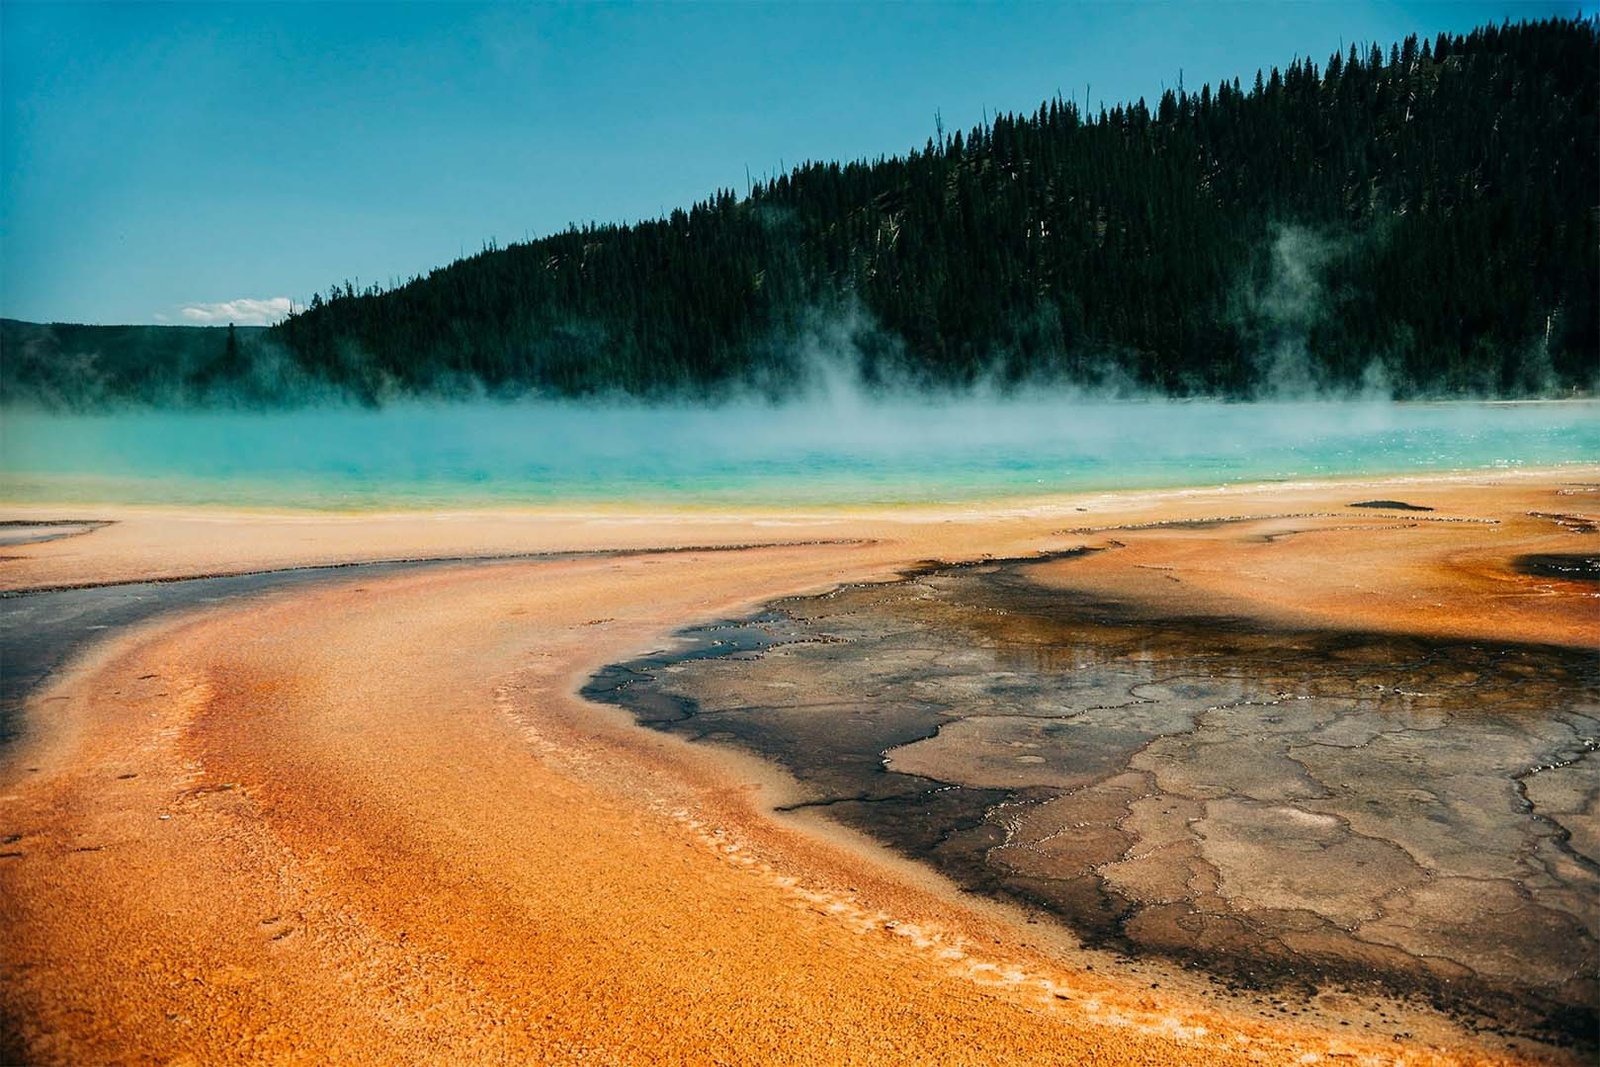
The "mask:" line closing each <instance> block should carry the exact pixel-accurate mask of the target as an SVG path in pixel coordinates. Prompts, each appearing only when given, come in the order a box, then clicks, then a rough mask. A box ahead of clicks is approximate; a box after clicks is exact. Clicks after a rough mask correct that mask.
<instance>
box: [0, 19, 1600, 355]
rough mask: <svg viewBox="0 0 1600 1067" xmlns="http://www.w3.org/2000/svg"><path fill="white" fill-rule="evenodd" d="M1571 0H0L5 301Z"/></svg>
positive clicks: (235, 282)
mask: <svg viewBox="0 0 1600 1067" xmlns="http://www.w3.org/2000/svg"><path fill="white" fill-rule="evenodd" d="M1578 12H1579V7H1578V5H1576V4H1572V3H1547V2H1526V3H1515V2H1499V3H1491V2H1485V3H1479V2H1459V3H1373V2H1359V0H1345V2H1336V3H1313V2H1304V3H1286V2H1285V3H1276V2H1275V3H1269V2H1255V3H1210V2H1194V3H1189V2H1184V3H1179V2H1167V3H1122V4H1110V3H1060V4H1041V3H1027V4H1018V3H985V4H981V5H978V4H931V3H916V4H913V3H898V4H827V3H815V2H812V3H803V4H802V3H784V4H777V3H754V2H750V3H738V4H728V3H692V4H691V3H652V4H561V5H525V4H524V5H480V4H470V3H434V4H410V5H400V6H396V5H387V4H374V3H363V4H336V3H316V4H291V3H272V4H266V5H257V4H250V3H225V4H207V5H184V4H136V5H128V4H121V5H78V4H63V3H32V2H25V0H0V182H3V184H0V315H3V316H6V317H9V318H21V319H28V320H33V321H47V322H48V321H59V322H91V323H158V322H171V323H210V322H230V321H231V322H237V323H240V324H247V323H260V322H267V321H272V320H273V319H275V318H277V317H280V316H281V315H282V314H283V313H284V312H285V311H286V310H287V309H288V308H289V307H290V305H291V302H293V303H294V304H301V303H304V302H305V301H307V300H308V299H309V298H310V296H311V294H312V293H313V292H317V291H323V292H325V291H326V290H327V289H328V288H329V286H330V285H332V284H334V283H336V282H342V281H343V280H345V279H350V280H352V281H356V282H358V283H359V284H360V285H362V286H365V285H367V284H370V283H372V282H377V283H379V284H382V285H386V286H387V285H390V284H393V283H395V282H398V281H403V280H405V279H406V278H409V277H411V276H412V275H415V274H418V273H426V272H427V271H428V270H430V269H431V268H433V267H437V266H442V265H443V264H445V263H448V262H449V261H451V260H453V259H456V258H458V257H459V256H461V255H462V254H467V253H472V252H476V251H478V250H479V249H480V248H482V247H483V245H484V244H485V243H486V242H489V241H494V242H497V243H498V244H501V245H504V244H507V243H510V242H514V241H521V240H524V239H527V238H531V237H538V236H541V235H543V234H547V233H551V232H554V231H559V230H561V229H564V228H565V227H566V226H567V225H568V224H569V223H575V222H576V223H584V222H589V221H596V222H624V221H630V220H636V219H640V218H652V217H655V216H658V215H660V214H663V213H665V212H667V211H670V210H671V209H672V208H673V207H677V206H686V205H688V204H690V203H692V202H694V201H695V200H698V199H701V198H703V197H705V196H707V195H709V194H711V193H713V192H714V191H716V190H717V189H719V188H731V189H734V190H737V191H739V192H743V190H744V188H745V181H746V177H745V175H746V170H747V168H748V172H749V174H750V175H752V176H753V177H756V178H760V177H763V176H767V175H774V174H777V173H779V172H781V171H782V170H783V169H785V168H786V167H790V166H793V165H794V164H796V163H799V162H802V161H804V160H808V159H840V160H848V159H857V158H874V157H877V156H880V155H895V154H900V153H903V152H905V151H907V150H909V149H911V148H913V147H919V146H921V145H922V144H924V143H925V142H926V141H927V139H928V138H929V137H930V136H932V135H933V132H934V128H935V116H936V115H937V116H942V119H943V122H944V125H945V127H946V129H947V130H956V129H966V128H970V127H971V126H973V125H975V124H977V123H979V122H981V121H982V120H983V118H984V116H985V115H986V114H988V115H992V114H994V113H996V112H998V111H1033V110H1035V109H1036V108H1037V107H1038V105H1039V103H1040V102H1041V101H1043V100H1045V99H1047V98H1050V97H1053V96H1055V95H1057V94H1058V93H1059V94H1061V95H1062V96H1064V97H1070V98H1073V99H1077V100H1079V101H1080V102H1081V101H1083V100H1085V99H1087V100H1088V102H1089V103H1090V104H1091V106H1093V107H1096V108H1098V107H1099V105H1100V103H1101V102H1102V101H1103V102H1104V103H1105V104H1106V105H1107V106H1110V105H1111V104H1113V103H1115V102H1119V101H1125V100H1133V99H1137V98H1138V97H1140V96H1143V97H1146V98H1147V99H1149V100H1150V101H1151V102H1152V103H1153V102H1154V100H1155V99H1156V98H1157V97H1159V95H1160V93H1161V91H1162V89H1163V88H1164V87H1176V85H1177V84H1178V81H1179V78H1180V77H1181V78H1182V79H1183V81H1184V84H1185V86H1186V87H1188V88H1190V89H1192V90H1195V91H1198V89H1199V88H1200V85H1201V84H1202V83H1203V82H1211V83H1213V84H1215V83H1216V82H1217V81H1218V80H1220V79H1222V78H1230V79H1231V78H1234V77H1238V78H1239V79H1240V80H1241V81H1242V82H1244V83H1246V84H1248V83H1249V82H1250V81H1251V80H1252V79H1253V78H1254V75H1255V71H1256V70H1257V68H1259V67H1266V68H1270V67H1271V66H1273V65H1277V66H1280V67H1282V66H1286V65H1287V64H1288V63H1289V61H1290V60H1291V59H1293V58H1294V57H1295V56H1311V57H1312V58H1314V59H1316V60H1317V62H1318V63H1319V64H1320V63H1322V62H1323V61H1325V60H1326V59H1327V57H1328V54H1329V53H1330V52H1332V51H1334V50H1335V49H1341V48H1342V49H1344V50H1347V49H1348V47H1349V45H1350V44H1351V43H1364V42H1371V41H1377V42H1380V43H1382V44H1383V45H1384V46H1385V49H1387V45H1388V43H1389V42H1391V41H1395V40H1399V39H1401V38H1403V37H1404V36H1405V35H1406V34H1408V33H1420V34H1426V35H1428V36H1432V35H1435V34H1437V33H1439V32H1441V31H1452V32H1460V31H1465V30H1467V29H1470V28H1471V27H1473V26H1474V25H1479V24H1482V23H1486V22H1500V21H1501V20H1503V19H1507V18H1509V19H1513V20H1516V19H1521V18H1542V17H1545V16H1547V15H1551V14H1561V15H1573V14H1577V13H1578Z"/></svg>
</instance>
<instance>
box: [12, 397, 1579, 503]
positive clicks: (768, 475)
mask: <svg viewBox="0 0 1600 1067" xmlns="http://www.w3.org/2000/svg"><path fill="white" fill-rule="evenodd" d="M1593 463H1600V402H1596V401H1564V402H1554V403H1528V404H1480V403H1465V402H1463V403H1438V404H1391V403H1335V402H1306V403H1272V404H1224V403H1214V402H1160V401H1145V402H1139V401H1126V402H1085V401H1074V400H1070V399H1064V398H1039V399H1033V400H1011V401H1001V400H971V399H968V400H959V401H949V402H942V403H940V402H928V401H900V402H885V403H873V402H868V401H864V400H854V399H853V400H845V401H835V402H814V403H807V404H800V405H791V406H780V407H772V406H766V405H761V404H754V403H752V404H736V405H727V406H722V407H715V408H689V407H645V406H622V405H615V406H604V405H599V406H595V405H590V406H585V405H578V404H561V403H535V402H517V403H490V402H475V403H462V404H434V405H422V404H415V405H405V404H401V405H394V406H391V407H387V408H384V409H382V410H378V411H372V410H366V409H359V408H309V409H304V410H299V411H283V412H182V413H173V412H125V413H119V414H110V415H73V416H61V415H45V414H39V413H31V412H20V411H7V412H4V413H0V499H4V500H8V501H12V502H26V501H30V500H34V501H46V500H48V501H53V502H64V503H73V502H77V503H91V502H122V503H152V504H178V503H182V504H224V505H234V506H261V507H304V508H381V507H425V508H427V507H462V506H505V505H517V504H527V505H544V504H557V503H563V502H573V503H594V504H606V503H621V504H632V503H651V504H666V505H676V506H688V507H693V506H699V505H706V506H730V505H731V506H739V505H750V506H767V505H785V504H804V505H828V504H845V505H848V504H866V503H873V504H883V503H923V502H935V501H960V500H971V499H980V498H992V497H1016V496H1035V495H1041V494H1047V493H1053V492H1064V491H1082V490H1102V489H1117V488H1149V487H1168V486H1185V485H1215V484H1226V483H1229V482H1240V481H1261V480H1272V479H1304V478H1316V477H1335V476H1341V475H1366V474H1393V473H1406V472H1415V471H1428V470H1466V469H1485V468H1514V467H1535V466H1538V467H1543V466H1552V465H1563V464H1574V465H1576V464H1593Z"/></svg>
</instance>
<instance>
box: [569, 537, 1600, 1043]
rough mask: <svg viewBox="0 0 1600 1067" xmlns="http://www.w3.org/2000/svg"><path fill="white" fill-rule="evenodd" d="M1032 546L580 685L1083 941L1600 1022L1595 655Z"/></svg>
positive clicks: (1471, 1016)
mask: <svg viewBox="0 0 1600 1067" xmlns="http://www.w3.org/2000/svg"><path fill="white" fill-rule="evenodd" d="M1055 565H1057V566H1059V565H1061V564H1059V563H1058V564H1055ZM1067 565H1069V566H1070V564H1067ZM1036 566H1038V563H1037V562H1036V561H1013V562H988V563H983V564H975V565H967V566H954V567H941V568H937V569H932V570H928V571H926V572H924V573H920V574H917V575H914V576H911V577H909V578H907V579H905V580H903V581H899V582H893V583H888V584H881V585H860V586H848V587H845V588H842V589H840V590H838V591H836V592H833V593H830V594H827V595H824V596H819V597H805V598H794V599H788V600H783V601H780V602H777V603H776V604H774V605H771V606H770V610H768V611H767V612H765V613H763V614H761V615H759V616H757V617H754V618H751V619H747V620H732V621H729V622H726V623H722V624H719V625H716V626H711V627H703V628H698V629H695V630H690V631H687V632H686V633H685V635H684V642H685V643H684V645H683V646H682V647H680V648H675V649H672V650H668V651H666V652H663V653H661V654H659V655H656V656H652V657H646V658H645V659H642V660H639V661H635V662H633V663H629V664H621V665H618V666H616V667H613V668H609V669H608V670H606V671H604V672H602V673H601V674H599V675H598V676H596V678H595V679H594V680H593V681H592V682H591V684H590V686H589V688H588V690H587V693H588V695H590V696H591V697H592V698H594V699H600V700H605V701H608V702H615V703H619V704H621V705H623V706H625V707H628V708H630V709H631V710H633V712H634V713H635V714H636V715H637V716H638V717H639V718H640V719H641V720H642V721H644V722H645V723H647V724H649V725H651V726H653V727H656V728H658V729H662V730H666V731H670V732H673V733H677V734H680V735H683V736H686V737H689V738H692V739H696V740H704V741H711V742H720V743H726V744H732V745H736V746H739V747H743V748H746V749H749V750H752V751H754V752H757V753H759V754H761V755H762V756H764V757H766V758H769V759H772V760H774V761H776V762H778V763H780V764H782V765H783V766H784V767H786V768H787V769H788V770H789V771H790V772H791V773H792V774H793V775H794V776H795V777H796V779H797V780H798V781H799V782H800V783H801V786H802V787H803V788H804V790H805V791H806V793H807V795H808V799H807V800H806V801H805V802H804V804H805V805H807V806H815V807H818V808H820V809H822V810H823V811H824V812H825V813H826V815H827V816H828V817H831V818H834V819H836V820H838V821H840V822H842V823H845V824H846V825H849V826H853V827H856V828H858V829H861V830H863V831H864V832H866V833H868V834H870V835H873V836H876V837H877V838H879V839H880V840H882V841H884V842H885V843H886V844H888V845H890V846H892V847H894V848H896V849H899V850H901V851H903V852H905V853H907V854H909V855H911V856H914V857H917V858H919V859H922V860H924V861H926V862H930V863H932V864H933V865H934V866H936V867H938V868H939V869H941V870H943V871H944V872H945V873H946V874H948V875H949V876H951V877H952V878H954V879H955V880H957V881H958V882H960V883H961V884H963V885H965V886H967V887H969V888H972V889H975V890H979V891H984V892H988V893H992V894H997V895H1001V896H1004V897H1008V898H1011V899H1013V900H1019V901H1022V902H1025V903H1026V904H1028V905H1029V906H1033V907H1039V908H1043V909H1046V910H1047V911H1049V912H1051V913H1053V914H1054V915H1056V916H1057V917H1058V918H1059V919H1061V920H1062V921H1064V922H1066V923H1067V924H1068V925H1070V926H1071V927H1072V928H1073V929H1074V930H1076V931H1077V932H1078V933H1079V934H1080V935H1082V936H1083V937H1084V938H1085V939H1086V940H1088V941H1090V942H1091V943H1095V944H1100V945H1103V946H1106V947H1110V948H1114V949H1118V950H1121V951H1124V952H1130V953H1135V954H1141V955H1149V956H1159V957H1166V958H1169V959H1172V960H1175V961H1179V962H1181V963H1183V964H1184V965H1186V966H1199V967H1203V968H1206V969H1209V970H1211V971H1213V972H1215V973H1217V974H1218V975H1220V976H1221V977H1222V978H1223V979H1224V980H1225V981H1226V982H1229V983H1233V984H1237V985H1241V986H1246V987H1250V988H1256V989H1268V990H1272V991H1274V993H1275V994H1278V993H1282V994H1283V995H1290V994H1292V993H1296V992H1298V993H1304V994H1309V993H1310V992H1312V991H1313V990H1314V989H1316V988H1317V987H1320V986H1325V985H1327V984H1328V983H1336V984H1340V985H1345V986H1351V987H1358V988H1364V989H1368V990H1377V991H1381V992H1387V993H1389V994H1392V995H1399V996H1416V997H1421V998H1424V999H1425V1000H1428V1001H1431V1002H1432V1003H1433V1004H1434V1005H1436V1006H1437V1007H1440V1008H1443V1009H1445V1010H1447V1011H1449V1012H1451V1013H1453V1014H1455V1015H1457V1016H1458V1017H1460V1018H1462V1019H1463V1020H1465V1021H1467V1022H1468V1023H1469V1025H1474V1026H1485V1027H1492V1028H1494V1029H1496V1030H1500V1031H1503V1032H1506V1033H1512V1034H1529V1035H1534V1036H1537V1037H1540V1038H1542V1039H1546V1040H1557V1041H1574V1042H1578V1043H1580V1044H1585V1043H1587V1044H1592V1043H1593V1042H1594V1040H1595V1034H1596V1020H1597V1015H1596V1010H1597V1008H1600V974H1597V966H1600V818H1597V815H1600V813H1597V811H1596V802H1597V798H1600V772H1597V769H1596V765H1595V763H1594V757H1593V753H1594V750H1595V748H1596V747H1600V663H1597V662H1596V660H1595V657H1593V656H1592V655H1586V654H1582V653H1578V652H1575V651H1569V650H1562V649H1554V648H1543V647H1503V646H1495V647H1489V646H1485V645H1481V644H1474V643H1470V642H1442V641H1424V640H1418V639H1411V638H1397V637H1393V636H1373V635H1364V634H1337V633H1295V632H1285V631H1264V630H1262V629H1260V628H1258V627H1254V626H1250V625H1244V624H1240V623H1228V622H1226V621H1222V622H1219V621H1216V620H1207V621H1198V620H1189V621H1185V620H1170V619H1161V618H1159V617H1156V616H1153V615H1141V614H1139V613H1138V612H1137V611H1136V610H1134V609H1133V608H1130V607H1127V606H1114V605H1108V604H1104V603H1096V602H1093V601H1090V600H1086V599H1082V598H1076V597H1072V596H1069V595H1066V594H1063V593H1061V592H1060V591H1059V590H1054V589H1049V588H1047V587H1045V586H1043V585H1042V584H1039V583H1037V582H1036V581H1035V579H1034V576H1033V573H1032V572H1033V568H1035V567H1036Z"/></svg>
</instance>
